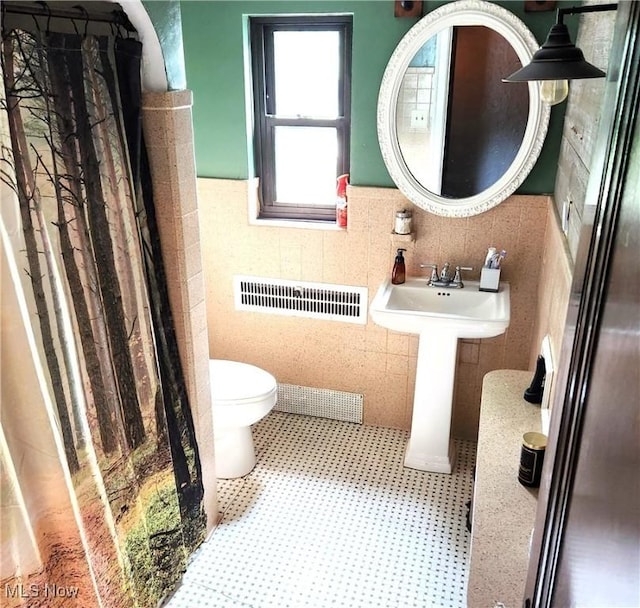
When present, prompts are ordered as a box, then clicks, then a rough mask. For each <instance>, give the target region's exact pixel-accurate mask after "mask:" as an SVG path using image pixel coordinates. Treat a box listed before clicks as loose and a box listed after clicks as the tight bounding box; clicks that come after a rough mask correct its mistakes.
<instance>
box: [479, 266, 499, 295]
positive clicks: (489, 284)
mask: <svg viewBox="0 0 640 608" xmlns="http://www.w3.org/2000/svg"><path fill="white" fill-rule="evenodd" d="M499 286H500V269H499V268H483V269H482V270H481V272H480V291H498V289H499Z"/></svg>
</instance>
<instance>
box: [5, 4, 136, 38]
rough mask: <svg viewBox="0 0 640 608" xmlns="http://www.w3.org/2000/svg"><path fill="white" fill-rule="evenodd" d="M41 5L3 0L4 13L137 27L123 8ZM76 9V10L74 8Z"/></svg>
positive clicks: (129, 27)
mask: <svg viewBox="0 0 640 608" xmlns="http://www.w3.org/2000/svg"><path fill="white" fill-rule="evenodd" d="M38 4H39V5H40V6H36V5H34V4H29V3H26V2H20V3H17V2H6V0H5V1H4V2H2V12H3V13H14V14H17V15H33V16H36V17H46V18H52V19H55V18H59V19H72V20H79V21H99V22H102V23H114V24H115V25H120V26H122V27H124V28H125V29H127V30H128V31H130V32H135V31H136V29H135V28H134V27H133V25H132V24H131V21H129V18H128V17H127V14H126V13H125V12H124V11H123V10H122V8H119V9H116V10H112V11H110V12H108V13H107V12H102V13H97V12H90V11H87V9H86V8H85V7H83V6H81V5H79V4H76V5H75V6H74V7H72V8H52V7H51V6H50V5H49V4H47V3H46V2H38ZM116 6H119V5H116ZM74 9H75V10H74Z"/></svg>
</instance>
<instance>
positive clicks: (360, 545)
mask: <svg viewBox="0 0 640 608" xmlns="http://www.w3.org/2000/svg"><path fill="white" fill-rule="evenodd" d="M253 434H254V439H255V443H256V452H257V456H258V464H257V465H256V468H255V469H254V470H253V471H252V472H251V473H250V474H249V475H247V476H246V477H244V478H242V479H236V480H229V481H222V480H221V481H219V484H218V490H219V501H220V510H221V512H223V513H224V516H223V519H222V522H221V523H220V525H219V526H218V527H217V528H216V529H215V531H214V532H213V535H212V536H211V538H210V540H209V541H208V542H206V543H204V544H203V545H202V547H201V548H200V549H199V550H198V551H197V552H196V553H195V554H194V556H193V558H192V561H191V563H190V565H189V567H188V569H187V572H186V574H185V575H184V578H183V581H182V584H181V586H180V587H179V588H178V590H177V591H176V593H175V594H174V595H173V597H172V598H171V599H170V600H169V602H168V603H167V604H166V606H167V607H168V608H200V607H202V608H205V607H207V608H209V607H213V608H227V607H241V608H247V607H251V608H267V607H272V608H302V607H307V608H325V607H326V608H329V607H331V608H360V607H362V608H365V607H366V608H372V607H383V608H410V607H416V608H464V606H466V584H467V572H468V559H469V557H468V556H469V534H468V532H467V530H466V527H465V518H466V507H465V503H466V502H467V501H468V500H469V498H470V497H471V491H472V489H471V488H472V485H471V483H472V471H473V464H474V462H473V461H474V458H475V444H474V443H472V442H466V441H459V440H457V441H456V445H457V448H458V462H457V466H456V470H455V472H454V474H452V475H440V474H431V473H424V472H421V471H415V470H412V469H406V468H404V467H403V466H402V460H403V455H404V447H405V445H406V441H407V433H406V432H404V431H399V430H394V429H382V428H376V427H368V426H363V425H359V424H353V423H349V422H341V421H336V420H328V419H324V418H313V417H308V416H300V415H296V414H288V413H282V412H275V411H274V412H272V413H271V414H270V415H269V416H267V418H265V419H264V420H262V421H261V422H260V423H258V424H257V425H256V426H255V427H254V430H253Z"/></svg>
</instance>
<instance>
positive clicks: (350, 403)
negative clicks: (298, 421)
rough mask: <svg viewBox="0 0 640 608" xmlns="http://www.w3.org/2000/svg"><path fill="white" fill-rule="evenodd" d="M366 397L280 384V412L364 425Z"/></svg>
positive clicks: (325, 389) (278, 408)
mask: <svg viewBox="0 0 640 608" xmlns="http://www.w3.org/2000/svg"><path fill="white" fill-rule="evenodd" d="M363 402H364V397H363V395H360V394H358V393H348V392H346V391H334V390H332V389H329V388H313V387H310V386H298V385H297V384H283V383H278V402H277V403H276V405H275V408H274V409H276V410H278V411H279V412H288V413H290V414H304V415H305V416H317V417H319V418H331V419H332V420H344V421H346V422H356V423H358V424H362V412H363Z"/></svg>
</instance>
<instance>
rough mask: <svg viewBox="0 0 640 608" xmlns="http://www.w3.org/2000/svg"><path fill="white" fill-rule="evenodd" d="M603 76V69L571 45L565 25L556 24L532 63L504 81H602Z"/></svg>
mask: <svg viewBox="0 0 640 608" xmlns="http://www.w3.org/2000/svg"><path fill="white" fill-rule="evenodd" d="M605 75H606V74H605V73H604V72H603V71H602V70H600V69H598V68H597V67H596V66H594V65H591V64H590V63H588V62H587V61H585V59H584V55H583V54H582V51H581V50H580V49H579V48H578V47H576V46H575V45H574V44H573V42H571V38H570V37H569V31H568V30H567V26H566V25H564V24H563V23H556V24H555V25H554V26H553V27H552V28H551V30H550V31H549V35H548V36H547V39H546V40H545V42H544V44H543V45H542V46H541V47H540V48H539V49H538V50H537V51H536V52H535V53H534V55H533V57H532V59H531V63H530V64H529V65H525V66H524V67H523V68H521V69H519V70H518V71H517V72H514V73H513V74H511V76H509V77H507V78H504V79H503V81H504V82H526V81H529V80H573V79H576V78H602V77H603V76H605Z"/></svg>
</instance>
